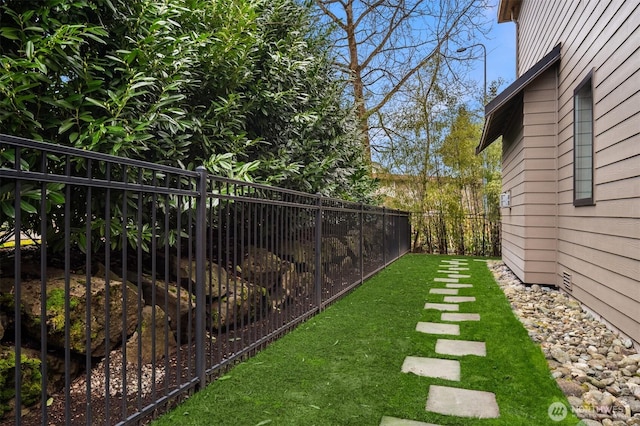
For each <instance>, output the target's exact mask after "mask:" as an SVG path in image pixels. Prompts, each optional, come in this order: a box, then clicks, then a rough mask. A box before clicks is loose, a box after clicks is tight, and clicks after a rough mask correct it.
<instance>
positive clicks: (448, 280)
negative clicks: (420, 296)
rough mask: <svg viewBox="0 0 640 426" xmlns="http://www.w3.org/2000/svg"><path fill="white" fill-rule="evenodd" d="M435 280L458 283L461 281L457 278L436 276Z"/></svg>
mask: <svg viewBox="0 0 640 426" xmlns="http://www.w3.org/2000/svg"><path fill="white" fill-rule="evenodd" d="M433 280H434V281H435V282H439V283H457V282H458V281H459V280H458V279H457V278H434V279H433Z"/></svg>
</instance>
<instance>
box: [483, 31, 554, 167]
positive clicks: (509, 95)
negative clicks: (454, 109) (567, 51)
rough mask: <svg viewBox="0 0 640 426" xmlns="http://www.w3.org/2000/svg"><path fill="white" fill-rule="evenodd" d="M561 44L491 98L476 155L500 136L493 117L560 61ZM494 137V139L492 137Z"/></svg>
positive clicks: (486, 106) (485, 110) (486, 109)
mask: <svg viewBox="0 0 640 426" xmlns="http://www.w3.org/2000/svg"><path fill="white" fill-rule="evenodd" d="M561 47H562V46H561V44H560V43H558V44H557V45H556V47H554V48H553V49H552V50H551V51H550V52H549V53H547V54H546V55H545V56H544V57H543V58H542V59H540V60H539V61H538V62H537V63H536V64H535V65H534V66H532V67H531V68H529V69H528V70H527V72H525V73H524V74H522V75H521V76H520V77H519V78H518V79H517V80H516V81H514V82H513V83H511V84H510V85H509V87H507V88H506V89H504V90H503V91H502V92H500V94H498V96H496V97H495V98H493V100H492V101H491V102H489V103H488V104H487V105H485V107H484V117H485V121H484V126H483V128H482V136H481V137H480V143H479V144H478V146H477V147H476V154H480V153H481V152H482V151H483V150H484V149H485V148H486V147H488V146H489V145H491V144H492V143H493V142H494V141H495V140H496V139H498V137H500V136H501V134H502V133H501V132H498V131H496V129H495V126H497V125H500V123H495V124H494V116H495V115H496V114H497V113H499V112H500V111H501V110H502V109H504V108H506V107H508V106H509V105H510V104H511V102H512V101H514V100H515V99H518V98H519V95H520V93H522V91H523V90H524V89H525V88H526V87H527V86H528V85H529V84H530V83H531V82H532V81H534V80H535V79H536V78H538V76H539V75H540V74H542V73H544V72H545V71H546V70H548V69H549V68H550V67H551V66H552V65H553V64H555V63H556V62H558V61H559V60H560V52H561ZM494 135H495V137H494Z"/></svg>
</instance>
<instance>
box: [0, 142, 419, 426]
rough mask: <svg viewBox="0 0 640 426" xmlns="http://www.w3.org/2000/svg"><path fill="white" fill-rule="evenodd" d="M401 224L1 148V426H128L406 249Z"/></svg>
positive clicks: (40, 149) (325, 201)
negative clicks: (55, 425)
mask: <svg viewBox="0 0 640 426" xmlns="http://www.w3.org/2000/svg"><path fill="white" fill-rule="evenodd" d="M410 244H411V229H410V222H409V215H408V213H406V212H401V211H397V210H389V209H384V208H379V207H374V206H369V205H364V204H361V203H353V202H347V201H342V200H336V199H330V198H326V197H321V196H318V195H311V194H306V193H301V192H296V191H290V190H284V189H278V188H274V187H269V186H265V185H259V184H252V183H246V182H239V181H234V180H230V179H225V178H220V177H216V176H212V175H209V174H207V173H206V171H205V170H204V169H203V168H199V169H197V170H196V171H186V170H180V169H176V168H172V167H167V166H160V165H155V164H151V163H146V162H142V161H134V160H129V159H126V158H119V157H114V156H109V155H104V154H99V153H94V152H87V151H83V150H78V149H74V148H68V147H61V146H57V145H51V144H47V143H42V142H36V141H31V140H27V139H22V138H16V137H12V136H6V135H0V384H2V389H0V390H1V392H0V424H2V425H4V424H7V425H9V424H17V425H31V424H34V425H35V424H43V425H45V424H67V425H76V424H78V425H80V424H86V425H98V424H100V425H112V424H140V423H146V422H147V421H148V420H149V419H151V418H153V417H155V416H157V415H158V414H159V413H162V412H164V411H166V410H167V409H168V408H170V407H172V406H173V405H175V404H176V403H177V402H179V401H180V400H182V399H183V398H185V397H187V396H188V395H190V394H191V393H193V392H195V391H197V390H198V389H200V388H202V387H203V386H205V385H206V384H207V383H209V382H210V381H212V380H214V379H215V378H216V377H218V376H219V375H220V374H222V373H223V372H224V371H225V369H227V368H228V367H230V366H231V365H232V364H233V363H234V362H237V361H239V360H241V359H243V358H245V357H247V356H250V355H252V354H253V353H254V352H255V351H257V350H259V349H261V348H262V347H264V346H265V345H266V344H268V343H269V342H271V341H273V340H274V339H276V338H277V337H279V336H280V335H282V334H284V333H286V332H287V331H289V330H291V329H292V328H294V327H295V326H296V325H297V324H299V323H300V322H302V321H304V320H305V319H307V318H309V317H310V316H312V315H314V314H316V313H317V312H319V311H320V310H322V309H323V308H324V307H326V306H327V305H328V304H330V303H332V302H334V301H335V300H337V299H339V298H340V297H341V296H343V295H344V294H345V293H347V292H348V291H350V290H352V289H353V288H355V287H356V286H357V285H359V284H360V283H362V281H363V280H364V279H366V278H367V277H369V276H371V275H373V274H375V273H376V272H377V271H379V270H380V269H382V268H384V267H385V266H386V265H388V264H389V263H390V262H392V261H394V260H395V259H397V258H398V257H400V256H402V255H404V254H405V253H407V252H408V251H409V250H410Z"/></svg>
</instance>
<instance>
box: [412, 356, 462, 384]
mask: <svg viewBox="0 0 640 426" xmlns="http://www.w3.org/2000/svg"><path fill="white" fill-rule="evenodd" d="M402 372H403V373H413V374H415V375H417V376H422V377H431V378H434V379H445V380H453V381H456V382H459V381H460V361H458V360H455V359H439V358H424V357H419V356H408V357H406V358H405V359H404V362H403V363H402Z"/></svg>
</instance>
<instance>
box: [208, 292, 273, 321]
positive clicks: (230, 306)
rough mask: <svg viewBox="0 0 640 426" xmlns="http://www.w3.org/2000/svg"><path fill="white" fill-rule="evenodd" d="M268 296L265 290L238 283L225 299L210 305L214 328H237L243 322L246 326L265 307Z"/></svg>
mask: <svg viewBox="0 0 640 426" xmlns="http://www.w3.org/2000/svg"><path fill="white" fill-rule="evenodd" d="M266 296H267V291H266V289H265V288H263V287H260V286H256V285H253V284H248V283H245V282H240V281H237V282H236V283H234V285H233V286H230V288H229V291H228V292H227V294H226V295H225V296H224V297H222V298H220V299H217V300H214V301H212V302H211V303H210V304H209V305H208V307H207V309H209V315H210V316H211V321H212V322H211V325H212V328H214V329H216V330H220V329H226V328H235V327H236V326H238V325H240V324H241V323H242V321H243V320H244V321H245V324H247V323H249V322H251V321H252V320H253V319H254V318H255V315H256V313H257V312H258V310H259V309H260V307H262V306H265V304H266Z"/></svg>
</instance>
